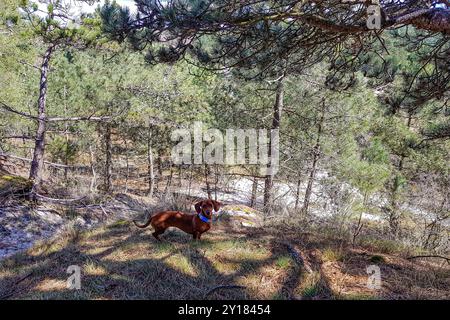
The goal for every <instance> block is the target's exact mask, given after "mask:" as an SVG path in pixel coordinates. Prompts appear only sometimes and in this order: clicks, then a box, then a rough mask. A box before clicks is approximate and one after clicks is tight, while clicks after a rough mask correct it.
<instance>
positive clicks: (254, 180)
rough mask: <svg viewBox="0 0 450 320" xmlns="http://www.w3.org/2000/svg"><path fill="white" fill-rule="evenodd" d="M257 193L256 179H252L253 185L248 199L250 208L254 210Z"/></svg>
mask: <svg viewBox="0 0 450 320" xmlns="http://www.w3.org/2000/svg"><path fill="white" fill-rule="evenodd" d="M257 191H258V178H257V177H253V184H252V197H251V199H250V207H252V208H254V207H255V205H256V195H257Z"/></svg>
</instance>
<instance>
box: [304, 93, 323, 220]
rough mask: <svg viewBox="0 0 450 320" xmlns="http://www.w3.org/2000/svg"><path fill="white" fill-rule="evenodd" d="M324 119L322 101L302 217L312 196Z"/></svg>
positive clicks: (306, 212) (306, 211)
mask: <svg viewBox="0 0 450 320" xmlns="http://www.w3.org/2000/svg"><path fill="white" fill-rule="evenodd" d="M324 119H325V101H324V100H322V113H321V115H320V119H319V122H318V124H317V139H316V143H315V145H314V148H313V160H312V164H311V171H310V172H309V178H308V184H307V186H306V191H305V199H304V201H303V207H302V213H303V214H304V215H306V214H308V209H309V202H310V200H311V194H312V186H313V183H314V178H315V175H316V170H317V162H318V161H319V157H320V138H321V135H322V130H323V121H324Z"/></svg>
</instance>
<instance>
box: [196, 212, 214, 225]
mask: <svg viewBox="0 0 450 320" xmlns="http://www.w3.org/2000/svg"><path fill="white" fill-rule="evenodd" d="M198 217H199V218H200V220H202V221H203V222H206V223H210V222H211V219H208V218H207V217H205V216H204V215H202V214H201V213H199V214H198Z"/></svg>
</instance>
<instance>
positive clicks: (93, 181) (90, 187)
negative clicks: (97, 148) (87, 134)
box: [89, 146, 97, 193]
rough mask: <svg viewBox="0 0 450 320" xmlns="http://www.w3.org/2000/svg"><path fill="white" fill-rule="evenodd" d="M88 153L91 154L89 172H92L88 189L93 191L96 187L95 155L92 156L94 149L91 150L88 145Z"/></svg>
mask: <svg viewBox="0 0 450 320" xmlns="http://www.w3.org/2000/svg"><path fill="white" fill-rule="evenodd" d="M89 154H90V156H91V172H92V179H91V184H90V186H89V190H90V191H91V192H92V193H93V192H95V189H96V184H97V174H96V173H95V164H94V163H95V160H94V159H95V156H94V151H93V150H92V146H89Z"/></svg>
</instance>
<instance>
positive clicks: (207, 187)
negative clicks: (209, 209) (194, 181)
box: [205, 164, 212, 199]
mask: <svg viewBox="0 0 450 320" xmlns="http://www.w3.org/2000/svg"><path fill="white" fill-rule="evenodd" d="M209 173H210V172H209V166H208V165H207V164H205V183H206V193H207V194H208V199H212V194H211V186H210V184H209Z"/></svg>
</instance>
